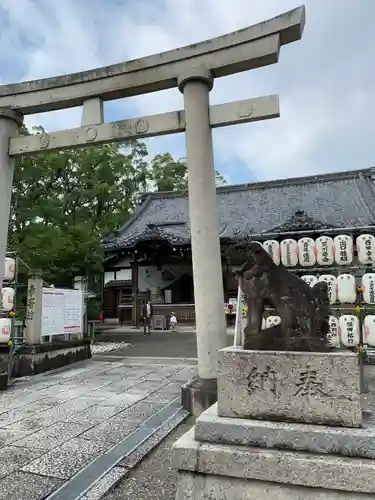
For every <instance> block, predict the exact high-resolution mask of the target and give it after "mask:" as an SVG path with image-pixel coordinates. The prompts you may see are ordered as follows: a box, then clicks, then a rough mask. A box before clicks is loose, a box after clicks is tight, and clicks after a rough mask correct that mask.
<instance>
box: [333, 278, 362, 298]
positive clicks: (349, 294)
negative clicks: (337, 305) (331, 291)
mask: <svg viewBox="0 0 375 500" xmlns="http://www.w3.org/2000/svg"><path fill="white" fill-rule="evenodd" d="M356 290H357V287H356V284H355V278H354V276H353V275H352V274H340V276H338V277H337V298H338V301H339V302H341V303H342V304H353V303H354V302H355V300H356V298H357V293H356Z"/></svg>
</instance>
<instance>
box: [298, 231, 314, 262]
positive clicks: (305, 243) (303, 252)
mask: <svg viewBox="0 0 375 500" xmlns="http://www.w3.org/2000/svg"><path fill="white" fill-rule="evenodd" d="M298 260H299V263H300V264H301V266H304V267H309V266H310V267H311V266H314V265H315V262H316V256H315V241H314V240H313V239H312V238H301V239H300V240H298Z"/></svg>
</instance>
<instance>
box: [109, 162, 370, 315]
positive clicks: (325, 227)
mask: <svg viewBox="0 0 375 500" xmlns="http://www.w3.org/2000/svg"><path fill="white" fill-rule="evenodd" d="M217 203H218V214H219V224H220V225H219V227H220V242H221V249H222V269H223V285H224V301H225V304H223V307H225V308H226V312H227V313H228V312H229V313H230V312H233V308H231V307H230V306H229V307H228V304H231V303H232V304H235V301H236V297H237V284H236V280H235V279H234V276H233V273H232V270H231V268H230V265H229V264H228V262H227V261H226V259H225V252H226V250H227V248H228V246H229V245H232V244H234V243H236V242H238V241H241V240H246V239H248V238H251V239H252V240H256V241H259V242H261V243H263V244H264V245H265V248H266V249H267V251H268V252H269V253H270V255H272V257H273V258H274V261H275V263H277V264H280V265H285V266H287V267H288V268H290V269H291V270H292V271H293V272H295V273H296V274H299V275H300V276H302V277H304V279H306V281H309V282H310V283H312V282H315V280H316V279H323V280H325V281H326V282H327V283H328V285H329V287H330V293H331V294H332V293H333V294H334V293H336V292H335V291H334V290H333V288H334V289H335V290H336V287H337V282H338V281H339V280H340V279H341V281H342V283H344V278H343V277H342V276H343V275H345V276H348V275H350V276H351V277H352V278H350V279H349V278H347V281H346V282H345V285H346V286H347V287H348V286H349V282H350V286H352V285H353V280H355V285H356V286H357V285H360V284H361V279H362V278H361V277H362V276H363V275H366V276H365V278H364V279H367V278H366V277H367V276H370V275H372V266H373V263H372V261H373V259H374V258H375V237H374V236H373V234H374V232H375V168H370V169H365V170H355V171H349V172H339V173H331V174H325V175H316V176H311V177H299V178H293V179H285V180H275V181H269V182H254V183H250V184H241V185H233V186H229V185H228V186H221V187H218V188H217ZM360 236H361V237H362V239H358V238H359V237H360ZM362 240H363V241H362ZM361 245H362V246H361ZM103 246H104V249H105V265H104V280H103V286H104V289H103V312H104V318H105V319H107V320H115V321H119V322H120V323H122V324H133V325H136V324H139V320H140V308H141V305H142V304H143V303H144V301H145V300H147V299H151V300H152V302H153V304H154V315H157V316H158V315H160V316H163V315H164V316H165V315H167V314H168V313H170V312H172V311H173V312H174V313H175V314H176V316H177V319H178V321H179V322H180V323H184V322H185V323H192V324H193V323H194V321H195V316H194V292H193V275H192V259H191V247H190V227H189V211H188V195H187V192H186V191H172V192H152V193H147V194H145V195H144V196H143V198H142V201H141V203H140V205H139V206H138V208H137V209H136V210H135V212H134V213H133V214H132V216H131V217H130V218H129V219H128V220H127V221H126V222H125V224H124V225H123V226H122V227H121V228H120V229H119V230H118V231H117V232H116V233H114V234H111V235H108V236H106V237H105V239H103ZM361 249H362V250H361ZM361 252H362V253H363V255H359V254H360V253H361ZM374 265H375V264H374ZM350 276H349V277H350ZM374 276H375V275H374ZM339 277H340V278H339ZM371 283H372V281H371ZM370 288H371V289H372V290H373V291H374V286H373V284H372V285H371V287H370ZM370 288H369V289H370ZM336 295H337V294H336ZM336 295H335V296H333V295H332V296H331V299H332V300H331V303H332V304H336V305H337V307H338V308H339V307H342V305H340V303H338V298H337V297H336ZM373 295H374V294H373ZM333 299H335V300H333ZM345 307H346V306H345ZM347 307H348V308H349V307H352V306H349V304H347ZM229 316H231V315H229Z"/></svg>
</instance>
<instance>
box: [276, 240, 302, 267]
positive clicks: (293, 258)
mask: <svg viewBox="0 0 375 500" xmlns="http://www.w3.org/2000/svg"><path fill="white" fill-rule="evenodd" d="M280 256H281V263H282V264H283V266H285V267H295V266H296V265H297V264H298V243H297V242H296V240H293V239H287V240H283V241H282V242H281V243H280Z"/></svg>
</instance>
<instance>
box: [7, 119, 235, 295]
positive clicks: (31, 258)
mask: <svg viewBox="0 0 375 500" xmlns="http://www.w3.org/2000/svg"><path fill="white" fill-rule="evenodd" d="M43 132H44V130H43V129H42V128H41V127H38V128H36V129H34V130H33V131H32V133H36V134H41V133H43ZM22 133H23V134H24V135H29V134H30V132H29V131H28V130H27V129H26V128H23V129H22ZM147 156H148V152H147V148H146V145H145V144H144V143H143V142H141V141H132V142H129V143H126V144H106V145H103V146H93V147H88V148H84V149H76V150H73V149H67V150H63V151H53V152H48V151H47V152H44V153H40V154H38V155H33V156H25V157H19V158H17V160H16V165H15V177H14V184H13V196H12V206H11V217H10V223H9V237H8V242H9V243H8V247H9V248H10V249H11V250H16V251H17V252H18V253H19V255H20V256H21V258H22V259H23V260H24V261H25V262H26V263H28V264H29V265H30V267H32V268H38V269H42V270H43V272H44V276H45V280H46V281H47V282H49V283H53V284H55V285H56V286H71V284H72V280H73V277H74V276H78V275H80V276H88V277H90V276H94V275H97V274H98V273H100V272H101V270H102V262H103V249H102V247H101V245H100V241H101V239H102V237H103V235H105V234H107V233H110V232H113V231H114V230H115V229H117V228H118V227H119V226H121V225H122V224H123V223H124V221H125V220H126V219H127V218H128V217H129V216H130V215H131V213H132V212H133V210H134V208H135V206H136V205H137V204H138V202H139V200H140V195H141V194H142V193H144V192H145V191H147V190H149V189H150V186H151V188H152V189H156V190H158V191H161V190H176V189H186V187H187V166H186V161H185V159H182V160H178V161H176V160H175V159H174V158H173V157H172V156H171V155H170V154H169V153H166V154H164V155H158V156H156V157H155V158H154V159H153V160H151V162H150V163H149V162H148V161H147V159H146V158H147ZM216 179H217V182H218V183H222V182H225V181H224V179H223V178H222V177H221V176H220V174H219V173H216Z"/></svg>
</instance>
